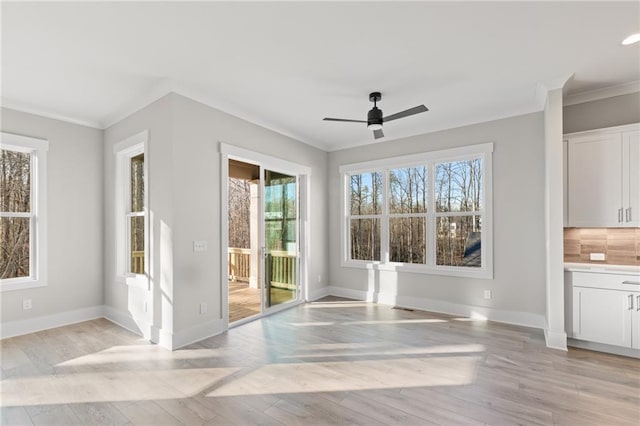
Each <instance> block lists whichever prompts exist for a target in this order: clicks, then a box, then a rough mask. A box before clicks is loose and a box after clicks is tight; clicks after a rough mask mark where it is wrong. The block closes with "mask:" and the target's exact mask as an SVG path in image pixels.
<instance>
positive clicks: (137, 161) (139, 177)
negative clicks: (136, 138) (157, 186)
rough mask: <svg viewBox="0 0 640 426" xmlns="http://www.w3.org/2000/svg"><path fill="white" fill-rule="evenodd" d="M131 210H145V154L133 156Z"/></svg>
mask: <svg viewBox="0 0 640 426" xmlns="http://www.w3.org/2000/svg"><path fill="white" fill-rule="evenodd" d="M131 211H132V212H141V211H144V154H139V155H136V156H135V157H132V158H131Z"/></svg>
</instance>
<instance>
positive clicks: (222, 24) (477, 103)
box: [2, 1, 640, 150]
mask: <svg viewBox="0 0 640 426" xmlns="http://www.w3.org/2000/svg"><path fill="white" fill-rule="evenodd" d="M639 31H640V2H638V1H631V2H621V3H613V2H601V3H600V2H584V3H582V2H536V3H524V2H497V3H484V2H467V3H453V2H448V3H435V2H410V3H395V2H374V3H363V2H357V3H339V2H319V3H307V2H284V3H268V2H259V3H211V2H197V3H166V2H143V3H113V2H102V3H54V2H49V3H11V2H9V3H8V2H2V103H3V105H5V106H8V107H13V108H17V109H22V110H26V111H32V112H38V113H41V114H44V115H49V116H53V117H59V118H64V119H67V120H70V121H75V122H81V123H85V124H89V125H93V126H95V127H105V126H109V125H111V124H113V123H114V122H116V121H117V120H119V119H121V118H123V117H124V116H126V115H128V114H129V113H131V112H133V111H134V110H135V109H137V108H140V107H142V106H144V105H145V104H146V103H148V102H150V101H152V100H154V99H156V98H157V97H159V96H161V95H163V94H165V93H166V92H167V91H170V90H173V91H177V92H178V93H183V94H186V95H188V96H191V97H193V98H195V99H197V100H201V101H204V102H206V103H208V104H210V105H212V106H215V107H217V108H220V109H222V110H224V111H227V112H229V113H232V114H235V115H237V116H240V117H243V118H245V119H248V120H250V121H253V122H255V123H258V124H261V125H263V126H265V127H268V128H271V129H273V130H277V131H279V132H281V133H284V134H287V135H290V136H293V137H295V138H297V139H299V140H301V141H303V142H306V143H309V144H311V145H314V146H317V147H320V148H323V149H326V150H333V149H339V148H341V147H347V146H355V145H361V144H366V143H372V142H373V137H372V135H371V132H370V131H368V130H367V129H366V127H365V125H364V124H363V125H360V124H349V123H346V124H345V123H329V122H324V121H322V118H323V117H326V116H329V117H344V118H353V119H366V112H367V110H368V109H369V108H370V107H371V104H370V103H369V100H368V93H369V92H371V91H381V92H382V95H383V99H382V102H381V103H380V104H379V106H380V107H381V109H383V111H384V112H385V114H386V115H388V114H392V113H395V112H398V111H401V110H404V109H407V108H409V107H412V106H415V105H419V104H425V105H426V106H427V107H429V109H430V111H429V112H427V113H423V114H419V115H416V116H413V117H410V118H406V119H402V120H397V121H394V122H390V123H387V124H386V125H385V128H384V131H385V134H386V138H385V139H383V140H392V139H397V138H399V137H404V136H409V135H415V134H420V133H427V132H431V131H434V130H439V129H445V128H451V127H457V126H460V125H464V124H470V123H475V122H481V121H487V120H491V119H495V118H500V117H507V116H513V115H518V114H522V113H527V112H531V111H537V110H540V108H541V106H540V103H539V102H538V101H537V100H536V88H537V85H538V84H544V85H546V86H547V87H550V86H554V85H557V84H559V83H562V82H564V80H565V79H566V78H568V77H569V76H571V75H573V79H572V80H570V82H569V83H568V85H567V87H566V88H565V89H567V90H568V94H571V93H580V92H585V91H591V90H594V89H601V88H603V87H608V86H616V85H621V84H624V83H629V82H637V81H638V80H640V44H635V45H632V46H621V44H620V42H621V41H622V39H623V38H624V37H626V36H628V35H629V34H631V33H634V32H639ZM556 87H557V86H556Z"/></svg>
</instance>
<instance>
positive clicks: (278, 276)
mask: <svg viewBox="0 0 640 426" xmlns="http://www.w3.org/2000/svg"><path fill="white" fill-rule="evenodd" d="M270 259H271V265H270V269H271V287H279V288H286V289H289V290H293V289H295V288H296V255H295V254H289V252H286V251H275V250H272V251H271V256H270Z"/></svg>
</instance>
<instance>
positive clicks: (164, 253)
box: [105, 94, 328, 347]
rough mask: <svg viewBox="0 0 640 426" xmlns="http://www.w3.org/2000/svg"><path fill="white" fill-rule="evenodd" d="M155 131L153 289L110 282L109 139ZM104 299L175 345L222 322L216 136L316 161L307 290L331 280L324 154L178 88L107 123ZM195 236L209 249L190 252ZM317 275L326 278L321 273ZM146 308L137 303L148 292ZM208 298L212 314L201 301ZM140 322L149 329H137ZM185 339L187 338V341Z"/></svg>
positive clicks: (151, 134) (291, 158)
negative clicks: (179, 92) (204, 310)
mask: <svg viewBox="0 0 640 426" xmlns="http://www.w3.org/2000/svg"><path fill="white" fill-rule="evenodd" d="M146 129H148V130H149V151H148V154H147V158H148V167H149V198H150V212H151V220H152V226H153V230H154V231H153V240H154V243H153V252H152V256H151V263H152V268H151V282H152V288H151V291H149V292H146V291H144V290H139V289H132V288H127V287H126V286H124V285H122V284H119V283H117V282H115V283H114V279H113V278H114V273H113V271H114V269H115V266H114V259H113V253H114V251H115V248H114V246H113V244H114V243H113V237H112V236H111V235H112V233H113V231H114V230H113V227H114V223H113V183H114V176H113V171H114V164H113V161H114V159H113V148H112V147H113V144H115V143H117V142H119V141H121V140H123V139H125V138H127V137H128V136H131V135H134V134H136V133H139V132H140V131H143V130H146ZM105 141H106V144H105V172H106V174H105V176H106V178H105V192H106V209H107V210H106V211H107V219H106V227H105V229H106V240H107V262H106V269H107V270H106V274H107V277H108V278H107V282H106V303H107V304H108V305H109V306H110V307H111V308H113V309H115V310H116V311H117V312H119V313H121V314H125V315H130V316H131V317H133V318H134V319H135V320H136V321H137V322H138V325H140V324H142V327H141V328H144V327H146V326H147V325H148V323H152V324H153V325H154V326H155V327H158V328H159V334H160V336H159V339H160V340H162V338H163V333H164V334H165V335H168V336H169V337H168V338H169V339H171V340H172V342H171V344H170V345H169V346H172V347H175V346H177V345H179V344H181V343H184V342H186V341H187V340H188V339H190V338H192V337H193V338H195V337H204V336H205V335H206V334H214V333H217V332H219V331H220V327H221V326H222V321H221V320H222V318H221V314H222V311H221V296H222V294H221V288H222V287H221V285H222V283H221V282H220V243H219V242H220V155H219V146H218V145H219V142H224V143H228V144H232V145H236V146H239V147H242V148H246V149H249V150H254V151H257V152H260V153H264V154H268V155H270V156H274V157H279V158H282V159H285V160H288V161H291V162H295V163H298V164H301V165H305V166H308V167H311V169H312V172H311V173H312V175H311V218H310V221H311V223H312V224H313V226H312V230H311V235H310V241H311V254H310V257H311V261H310V263H309V265H310V273H309V275H310V276H311V277H313V278H314V279H312V280H311V285H312V286H313V288H311V292H312V293H313V292H317V289H318V288H321V287H325V286H326V285H327V284H326V283H327V276H328V274H327V264H326V256H327V247H328V244H327V234H328V233H327V217H326V214H325V212H326V205H327V204H326V201H327V192H326V164H327V153H325V152H323V151H321V150H318V149H316V148H312V147H310V146H308V145H305V144H303V143H301V142H298V141H296V140H294V139H291V138H289V137H286V136H283V135H280V134H278V133H275V132H272V131H270V130H266V129H264V128H262V127H260V126H257V125H255V124H252V123H249V122H247V121H244V120H241V119H239V118H236V117H234V116H231V115H229V114H226V113H223V112H221V111H219V110H216V109H214V108H210V107H208V106H206V105H203V104H201V103H198V102H195V101H192V100H190V99H188V98H185V97H183V96H180V95H176V94H170V95H167V96H165V97H164V98H162V99H160V100H159V101H157V102H155V103H154V104H152V105H150V106H148V107H146V108H144V109H142V110H140V111H138V112H136V113H135V114H133V115H132V116H130V117H129V118H127V119H125V120H123V121H122V122H120V123H117V124H116V125H114V126H112V127H110V128H109V129H107V130H106V132H105ZM194 240H206V241H208V251H206V252H203V253H194V252H193V245H192V244H193V241H194ZM318 276H321V277H322V279H321V283H319V284H318V283H317V277H318ZM145 300H146V301H149V302H150V305H152V307H151V309H150V311H151V310H152V311H153V312H148V313H144V312H143V311H142V310H141V309H142V308H141V307H142V306H143V302H144V301H145ZM200 303H207V305H208V307H209V309H208V312H207V314H205V315H200V314H199V304H200ZM141 331H144V330H141ZM185 339H187V340H185Z"/></svg>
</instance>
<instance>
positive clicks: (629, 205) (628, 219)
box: [622, 131, 640, 226]
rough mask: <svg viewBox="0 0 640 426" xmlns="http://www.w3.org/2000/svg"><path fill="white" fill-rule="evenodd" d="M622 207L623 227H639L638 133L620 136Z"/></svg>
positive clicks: (639, 172) (639, 175) (639, 161)
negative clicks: (623, 215)
mask: <svg viewBox="0 0 640 426" xmlns="http://www.w3.org/2000/svg"><path fill="white" fill-rule="evenodd" d="M622 161H623V164H622V170H623V176H622V207H623V208H624V209H625V212H624V213H625V217H624V219H625V222H624V224H625V226H640V132H638V131H633V132H625V133H623V134H622Z"/></svg>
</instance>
